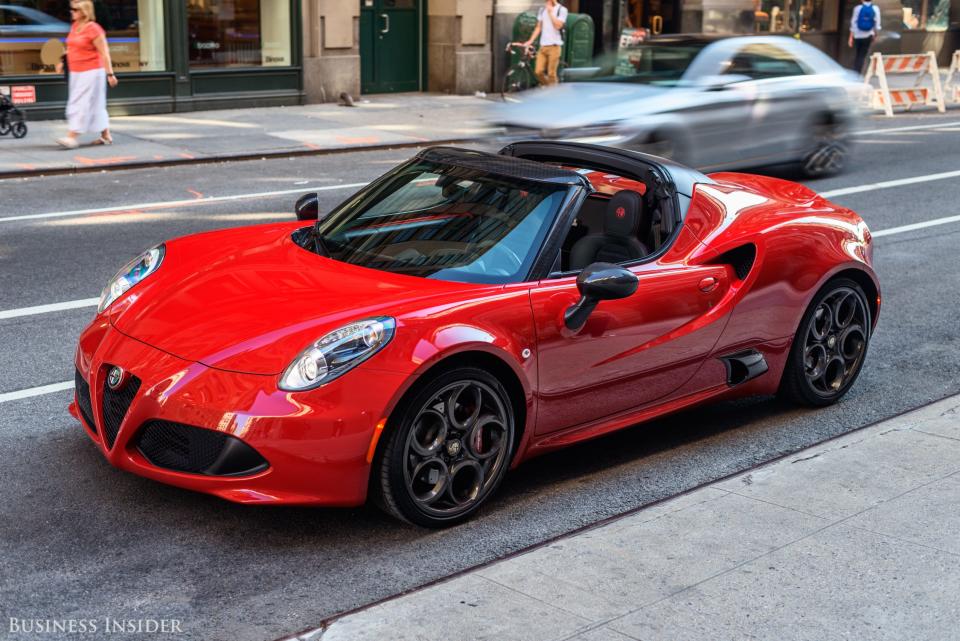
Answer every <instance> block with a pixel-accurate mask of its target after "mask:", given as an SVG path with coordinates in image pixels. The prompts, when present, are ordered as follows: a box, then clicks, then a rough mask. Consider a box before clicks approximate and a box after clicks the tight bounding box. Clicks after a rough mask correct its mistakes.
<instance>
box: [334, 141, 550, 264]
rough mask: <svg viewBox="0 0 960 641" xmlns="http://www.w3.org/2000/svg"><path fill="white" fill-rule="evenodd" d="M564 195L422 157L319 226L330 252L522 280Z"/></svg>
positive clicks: (356, 260)
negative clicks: (422, 158)
mask: <svg viewBox="0 0 960 641" xmlns="http://www.w3.org/2000/svg"><path fill="white" fill-rule="evenodd" d="M566 193H567V188H566V187H565V186H563V185H554V184H550V183H541V182H533V181H527V180H521V179H516V178H509V177H505V176H497V175H492V174H488V173H484V172H480V171H478V170H476V169H471V168H465V167H459V166H455V165H447V164H441V163H436V162H429V161H423V160H416V161H413V162H412V163H411V164H408V165H406V166H404V167H401V168H400V169H398V170H397V171H395V172H394V173H393V174H392V175H391V176H389V177H388V178H387V180H386V181H385V182H383V183H381V184H380V185H378V186H376V187H374V188H373V189H370V190H366V191H365V192H361V194H360V195H359V196H357V197H355V198H354V199H352V200H350V201H347V202H346V203H344V204H343V205H341V206H340V207H339V208H338V209H337V210H336V211H334V212H333V213H331V215H330V216H329V217H328V218H326V219H324V220H323V221H322V222H321V223H320V226H319V232H320V234H322V237H323V244H324V245H325V246H326V249H327V251H328V252H329V254H330V257H331V258H333V259H335V260H339V261H343V262H345V263H350V264H352V265H360V266H363V267H369V268H372V269H380V270H383V271H388V272H394V273H398V274H407V275H412V276H422V277H426V278H435V279H439V280H450V281H459V282H470V283H508V282H517V281H520V280H522V279H523V278H524V277H525V276H526V275H527V272H528V271H529V269H530V266H531V264H532V263H533V261H534V259H535V257H536V253H537V249H538V248H539V247H540V245H541V243H542V242H543V238H544V236H545V235H546V233H547V230H548V228H549V226H550V221H552V220H553V219H554V218H555V217H556V214H557V212H558V210H559V208H560V205H561V204H562V202H563V200H564V197H565V195H566Z"/></svg>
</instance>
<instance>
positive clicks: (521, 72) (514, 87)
mask: <svg viewBox="0 0 960 641" xmlns="http://www.w3.org/2000/svg"><path fill="white" fill-rule="evenodd" d="M530 85H531V81H530V72H529V71H527V70H526V69H520V68H517V67H514V68H512V69H510V71H508V72H507V75H506V76H504V78H503V87H502V88H501V90H500V97H501V98H503V99H504V100H506V99H507V94H509V93H519V92H521V91H526V90H527V89H529V88H530Z"/></svg>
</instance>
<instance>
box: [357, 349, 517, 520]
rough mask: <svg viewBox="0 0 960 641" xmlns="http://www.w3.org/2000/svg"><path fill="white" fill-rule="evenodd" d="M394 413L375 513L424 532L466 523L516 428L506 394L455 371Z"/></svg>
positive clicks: (469, 372) (469, 371) (485, 379)
mask: <svg viewBox="0 0 960 641" xmlns="http://www.w3.org/2000/svg"><path fill="white" fill-rule="evenodd" d="M398 413H399V416H397V419H398V420H396V421H393V420H391V421H390V423H392V424H393V425H392V429H391V431H390V433H389V434H387V435H385V437H386V438H387V439H388V441H387V444H386V446H385V447H384V449H383V454H382V456H381V457H380V460H379V467H378V468H376V467H375V468H374V469H375V470H376V472H377V473H378V474H379V488H377V489H379V496H378V497H377V498H378V499H379V503H380V504H381V507H383V508H384V509H385V510H386V511H387V512H388V513H390V514H392V515H393V516H395V517H397V518H399V519H401V520H404V521H408V522H410V523H414V524H416V525H421V526H424V527H447V526H450V525H456V524H457V523H461V522H462V521H464V520H466V519H467V518H469V517H470V515H472V514H473V513H474V512H475V511H476V510H477V509H478V508H479V507H480V506H481V505H482V504H483V502H484V501H485V500H486V499H487V498H488V497H489V496H490V495H491V494H492V493H493V492H494V490H496V488H497V487H498V486H499V485H500V482H501V481H502V480H503V476H504V474H505V473H506V471H507V468H508V467H509V464H510V458H511V456H512V452H513V439H514V433H515V426H514V413H513V405H512V404H511V402H510V397H509V395H508V394H507V391H506V389H504V387H503V385H501V384H500V382H499V381H498V380H497V379H496V378H495V377H493V376H491V375H490V374H489V373H488V372H486V371H484V370H482V369H477V368H474V367H459V368H457V369H454V370H450V371H447V372H444V373H442V374H440V375H439V376H437V377H435V378H433V379H431V380H429V381H428V382H426V383H425V384H423V385H422V386H421V387H420V388H419V390H418V391H417V392H415V393H414V395H413V397H412V398H411V399H410V401H409V402H406V403H404V404H403V407H401V408H398ZM395 414H397V413H395ZM388 425H389V424H388ZM388 429H390V428H388Z"/></svg>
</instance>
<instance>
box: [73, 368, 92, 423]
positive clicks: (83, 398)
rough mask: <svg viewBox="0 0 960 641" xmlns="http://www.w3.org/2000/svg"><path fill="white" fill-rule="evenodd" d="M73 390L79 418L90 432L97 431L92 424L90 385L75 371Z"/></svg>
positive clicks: (78, 371)
mask: <svg viewBox="0 0 960 641" xmlns="http://www.w3.org/2000/svg"><path fill="white" fill-rule="evenodd" d="M73 388H74V389H75V390H76V392H77V408H78V409H79V410H80V416H82V417H83V421H84V423H86V424H87V427H89V428H90V430H91V431H93V432H96V431H97V424H96V423H94V422H93V403H91V402H90V384H89V383H87V380H86V379H85V378H84V377H83V374H81V373H80V370H77V373H76V375H75V376H74V379H73Z"/></svg>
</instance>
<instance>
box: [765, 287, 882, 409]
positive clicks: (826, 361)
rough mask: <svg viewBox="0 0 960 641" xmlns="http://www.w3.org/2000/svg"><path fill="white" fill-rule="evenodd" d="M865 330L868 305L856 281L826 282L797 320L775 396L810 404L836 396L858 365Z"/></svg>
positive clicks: (828, 402)
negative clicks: (796, 327)
mask: <svg viewBox="0 0 960 641" xmlns="http://www.w3.org/2000/svg"><path fill="white" fill-rule="evenodd" d="M870 328H871V320H870V306H869V305H868V303H867V297H866V295H865V294H864V293H863V289H862V288H861V287H860V285H858V284H857V283H855V282H854V281H852V280H850V279H847V278H838V279H835V280H832V281H830V282H829V283H827V284H826V285H825V286H824V287H823V289H821V290H820V291H819V292H818V293H817V295H816V296H814V298H813V301H811V303H810V306H809V307H808V308H807V311H806V312H805V313H804V315H803V319H802V320H801V321H800V328H799V329H798V330H797V335H796V336H795V337H794V339H793V346H792V347H791V348H790V356H789V357H788V358H787V364H786V367H785V369H784V372H783V378H782V379H781V382H780V392H779V393H780V396H781V397H782V398H784V399H786V400H789V401H792V402H795V403H798V404H801V405H808V406H813V407H824V406H826V405H831V404H833V403H836V402H837V401H838V400H840V399H841V398H842V397H843V395H844V394H846V393H847V391H848V390H849V389H850V387H851V386H852V385H853V383H854V382H855V381H856V380H857V376H859V375H860V370H861V369H862V368H863V361H864V360H865V359H866V356H867V347H868V345H869V342H870Z"/></svg>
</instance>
